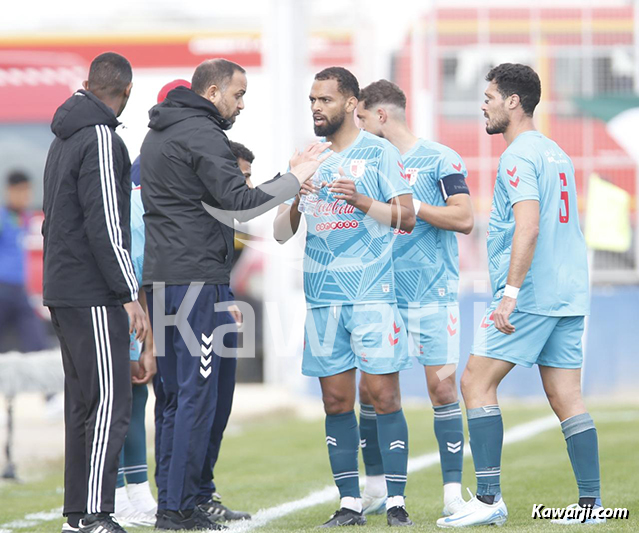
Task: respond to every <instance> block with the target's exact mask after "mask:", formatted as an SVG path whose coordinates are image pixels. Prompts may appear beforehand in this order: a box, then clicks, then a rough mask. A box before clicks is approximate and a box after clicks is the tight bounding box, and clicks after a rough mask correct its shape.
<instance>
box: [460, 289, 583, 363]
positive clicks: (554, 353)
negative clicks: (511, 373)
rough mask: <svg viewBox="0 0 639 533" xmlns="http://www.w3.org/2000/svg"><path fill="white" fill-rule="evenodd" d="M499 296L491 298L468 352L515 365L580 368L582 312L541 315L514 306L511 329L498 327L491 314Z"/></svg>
mask: <svg viewBox="0 0 639 533" xmlns="http://www.w3.org/2000/svg"><path fill="white" fill-rule="evenodd" d="M499 301H500V300H495V301H493V302H492V303H491V304H490V306H489V307H488V309H487V310H486V313H485V315H484V317H483V319H482V321H481V324H480V325H479V327H478V328H477V333H476V334H475V342H474V344H473V347H472V350H471V352H472V353H473V354H474V355H480V356H483V357H490V358H491V359H501V360H502V361H508V362H510V363H514V364H516V365H521V366H525V367H531V366H532V365H534V364H537V365H540V366H550V367H555V368H581V365H582V362H583V351H582V345H581V337H582V336H583V333H584V317H583V316H564V317H560V316H544V315H533V314H531V313H522V312H519V311H517V310H515V311H514V312H513V313H512V314H511V315H510V323H511V324H512V325H513V326H515V333H513V334H512V335H506V334H504V333H502V332H501V331H499V330H498V329H497V328H496V327H495V324H494V322H493V319H492V316H493V312H494V311H495V309H497V306H498V305H499Z"/></svg>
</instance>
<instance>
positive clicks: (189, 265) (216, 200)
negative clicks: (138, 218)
mask: <svg viewBox="0 0 639 533" xmlns="http://www.w3.org/2000/svg"><path fill="white" fill-rule="evenodd" d="M149 117H150V119H151V120H150V122H149V128H151V129H150V131H149V132H148V133H147V135H146V138H145V139H144V143H143V144H142V150H141V153H140V164H141V168H140V177H141V185H142V202H143V203H144V211H145V214H144V225H145V247H144V275H143V284H144V285H150V284H152V283H153V282H164V283H166V284H167V285H188V284H189V283H191V282H193V281H200V282H204V283H207V284H228V283H229V277H230V272H231V266H232V263H233V235H234V229H233V219H234V218H235V219H237V220H239V221H241V222H244V221H246V220H249V219H251V218H253V217H255V216H257V215H260V214H262V213H264V212H266V211H267V210H268V209H271V208H272V207H275V206H276V205H279V204H280V203H282V202H284V201H285V200H288V199H289V198H292V197H293V196H295V195H296V194H297V193H298V191H299V188H300V186H299V182H298V180H297V178H296V177H295V176H293V175H292V174H284V175H282V176H279V175H278V176H276V177H275V178H274V179H272V180H271V181H269V182H266V183H263V184H262V185H260V186H259V187H257V188H255V189H249V187H248V186H247V185H246V181H245V179H244V176H243V175H242V173H241V171H240V169H239V167H238V165H237V160H236V158H235V156H233V153H232V152H231V148H230V145H229V140H228V138H227V137H226V134H225V133H224V130H226V129H229V128H230V127H231V123H230V122H229V121H227V120H225V119H224V118H223V117H222V116H221V115H220V113H219V111H218V110H217V108H216V107H215V106H214V105H213V104H212V103H211V102H209V101H208V100H206V99H205V98H203V97H201V96H199V95H198V94H196V93H195V92H193V91H192V90H191V89H187V88H186V87H178V88H176V89H173V90H172V91H170V92H169V93H168V95H167V98H166V99H165V100H164V101H163V102H162V103H161V104H158V105H156V106H155V107H153V108H151V110H150V112H149ZM204 204H206V206H209V207H208V208H207V207H206V206H205V205H204ZM211 208H212V209H211Z"/></svg>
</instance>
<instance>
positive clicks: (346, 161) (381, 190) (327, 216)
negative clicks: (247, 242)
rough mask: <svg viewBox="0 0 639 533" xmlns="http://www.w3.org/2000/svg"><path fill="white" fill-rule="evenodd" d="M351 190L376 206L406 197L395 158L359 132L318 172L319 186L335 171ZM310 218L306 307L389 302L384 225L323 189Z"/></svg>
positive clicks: (388, 233)
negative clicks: (341, 172)
mask: <svg viewBox="0 0 639 533" xmlns="http://www.w3.org/2000/svg"><path fill="white" fill-rule="evenodd" d="M340 167H341V168H342V169H343V170H344V173H345V174H346V177H348V178H350V179H353V180H355V183H356V186H357V190H358V191H359V192H360V193H362V194H364V195H366V196H368V197H370V198H372V199H373V200H379V201H380V202H384V203H386V202H388V201H389V200H390V199H391V198H394V197H396V196H400V195H402V194H411V189H410V186H409V185H408V182H407V181H406V180H405V179H403V178H402V176H401V172H402V168H401V156H400V154H399V151H398V150H397V148H395V147H394V146H393V145H392V144H391V143H389V142H388V141H386V140H385V139H381V138H379V137H377V136H375V135H372V134H370V133H367V132H365V131H364V130H362V131H360V133H359V135H358V136H357V139H356V140H355V142H353V144H352V145H351V146H350V147H349V148H347V149H345V150H343V151H342V152H340V153H334V154H332V155H331V156H330V157H329V158H328V159H327V160H326V161H324V162H323V163H322V165H321V166H320V168H319V170H318V172H319V173H320V177H321V180H322V181H326V182H328V183H331V182H332V181H334V180H336V179H339V177H340V175H339V173H338V170H339V168H340ZM318 196H319V200H318V202H317V205H316V209H315V213H314V214H311V215H309V214H305V217H306V225H307V234H306V251H305V254H304V292H305V294H306V303H307V307H308V308H315V307H324V306H329V305H339V304H343V305H350V304H358V303H373V302H395V301H396V297H395V286H394V279H393V260H392V240H393V232H392V228H390V226H385V225H383V224H381V223H379V222H377V221H376V220H375V219H373V218H372V217H370V216H366V215H365V214H364V212H363V211H360V210H359V209H355V208H354V207H353V206H351V205H348V204H347V203H346V202H344V201H343V200H336V199H335V198H333V196H332V194H330V193H329V189H328V187H323V188H321V189H320V191H319V194H318Z"/></svg>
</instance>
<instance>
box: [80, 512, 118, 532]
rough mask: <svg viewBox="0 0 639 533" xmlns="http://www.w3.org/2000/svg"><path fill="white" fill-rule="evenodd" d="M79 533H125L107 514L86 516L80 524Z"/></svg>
mask: <svg viewBox="0 0 639 533" xmlns="http://www.w3.org/2000/svg"><path fill="white" fill-rule="evenodd" d="M77 531H79V533H126V530H125V529H124V528H123V527H122V526H121V525H120V524H118V523H117V522H116V521H115V519H114V518H113V517H112V516H111V515H110V514H109V513H99V514H88V515H85V516H84V519H83V520H82V521H81V522H80V528H79V529H78V530H77Z"/></svg>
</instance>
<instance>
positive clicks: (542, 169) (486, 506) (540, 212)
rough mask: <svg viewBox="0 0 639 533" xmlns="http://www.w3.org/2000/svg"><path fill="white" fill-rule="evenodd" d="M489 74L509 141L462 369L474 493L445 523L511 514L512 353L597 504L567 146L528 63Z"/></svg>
mask: <svg viewBox="0 0 639 533" xmlns="http://www.w3.org/2000/svg"><path fill="white" fill-rule="evenodd" d="M486 81H488V82H489V83H488V88H487V89H486V92H485V95H486V100H485V101H484V105H483V106H482V111H483V112H484V116H485V117H486V131H487V132H488V134H490V135H497V134H502V135H503V136H504V139H505V140H506V143H507V145H508V147H507V148H506V150H505V151H504V153H503V154H502V156H501V158H500V160H499V167H498V170H497V180H496V182H495V192H494V196H493V206H492V210H491V214H490V223H489V227H488V229H489V234H488V261H489V270H490V278H491V285H492V290H493V302H492V303H491V305H490V306H489V308H488V310H487V311H486V314H485V316H484V318H483V320H482V322H481V324H480V326H479V328H478V330H477V333H476V335H475V344H474V346H473V348H472V355H471V356H470V358H469V360H468V365H467V366H466V370H465V371H464V374H463V376H462V381H461V390H462V395H463V396H464V402H465V403H466V414H467V416H468V432H469V435H470V447H471V450H472V452H473V461H474V463H475V475H476V477H477V494H476V496H475V497H474V498H472V499H471V501H470V502H468V503H467V504H466V505H465V506H464V507H463V508H462V509H461V510H460V511H459V512H457V513H455V514H453V515H452V516H449V517H446V518H440V519H439V520H438V521H437V525H438V526H441V527H463V526H475V525H486V524H497V525H501V524H503V523H504V522H506V519H507V516H508V511H507V509H506V505H505V503H504V500H503V498H502V497H501V488H500V465H501V448H502V442H503V436H504V427H503V423H502V418H501V411H500V409H499V405H498V404H497V388H498V386H499V383H500V382H501V380H502V379H503V378H504V377H505V376H506V375H507V374H508V372H510V371H511V370H512V369H513V367H514V366H515V365H522V366H525V367H531V366H532V365H533V364H537V365H538V366H539V372H540V374H541V380H542V382H543V385H544V390H545V392H546V396H547V397H548V401H549V402H550V405H551V407H552V409H553V411H554V412H555V414H556V415H557V417H558V418H559V420H560V421H561V429H562V431H563V433H564V437H565V439H566V444H567V447H568V455H569V456H570V461H571V463H572V466H573V470H574V473H575V477H576V479H577V485H578V487H579V503H578V504H575V506H579V507H595V508H598V507H600V506H601V500H600V495H601V494H600V478H599V454H598V446H597V431H596V429H595V425H594V423H593V421H592V418H591V417H590V415H589V414H588V412H587V411H586V407H585V405H584V402H583V399H582V396H581V365H582V361H583V354H582V347H581V337H582V335H583V330H584V316H585V315H587V314H588V313H589V307H590V305H589V289H588V263H587V253H586V244H585V241H584V237H583V235H582V233H581V230H580V229H579V215H578V212H577V190H576V187H575V170H574V167H573V164H572V162H571V160H570V158H569V157H568V156H567V155H566V154H565V152H564V151H563V150H562V149H561V148H560V147H559V146H558V145H557V144H556V143H555V142H554V141H552V140H550V139H548V138H547V137H545V136H544V135H542V134H541V133H539V132H538V131H536V129H535V126H534V123H533V112H534V110H535V107H536V106H537V104H538V103H539V100H540V97H541V83H540V81H539V77H538V76H537V74H536V73H535V71H533V70H532V69H531V68H530V67H528V66H525V65H517V64H510V63H505V64H502V65H499V66H497V67H495V68H493V69H492V70H491V71H490V72H489V73H488V75H487V76H486ZM603 521H605V518H591V519H588V520H586V522H587V523H595V522H603ZM557 522H559V523H562V524H576V523H578V521H577V520H573V519H566V518H564V519H562V520H558V521H557Z"/></svg>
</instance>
